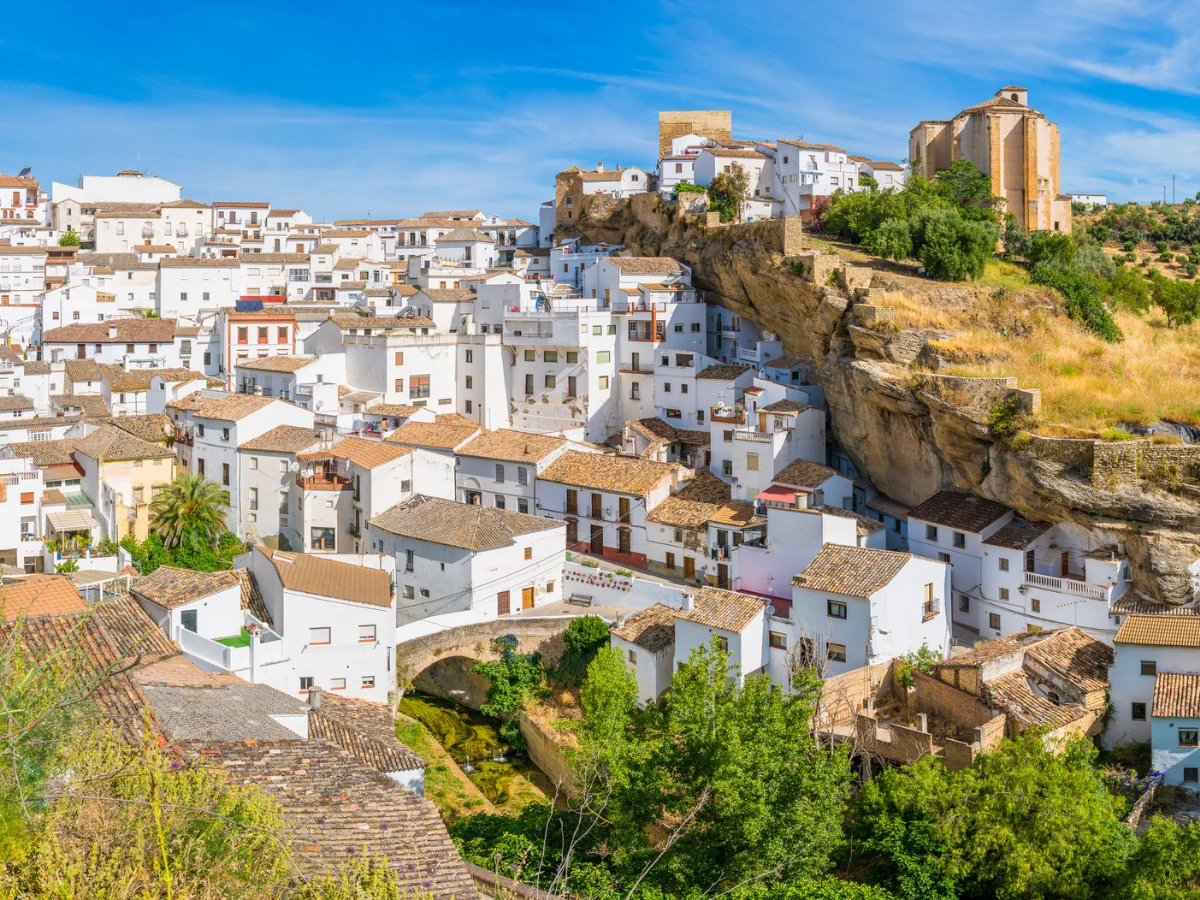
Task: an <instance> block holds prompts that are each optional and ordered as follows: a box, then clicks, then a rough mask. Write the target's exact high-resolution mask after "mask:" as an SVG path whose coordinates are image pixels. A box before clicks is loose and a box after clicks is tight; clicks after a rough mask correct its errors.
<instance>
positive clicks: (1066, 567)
mask: <svg viewBox="0 0 1200 900" xmlns="http://www.w3.org/2000/svg"><path fill="white" fill-rule="evenodd" d="M1070 574H1071V560H1070V558H1069V556H1068V554H1067V551H1066V550H1064V551H1063V552H1062V577H1063V578H1066V577H1067V576H1068V575H1070Z"/></svg>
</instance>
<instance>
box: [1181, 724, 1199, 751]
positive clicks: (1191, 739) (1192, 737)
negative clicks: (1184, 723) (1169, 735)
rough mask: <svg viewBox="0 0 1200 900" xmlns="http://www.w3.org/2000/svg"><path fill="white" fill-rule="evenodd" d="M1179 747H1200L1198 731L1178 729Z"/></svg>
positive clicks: (1194, 729)
mask: <svg viewBox="0 0 1200 900" xmlns="http://www.w3.org/2000/svg"><path fill="white" fill-rule="evenodd" d="M1179 746H1180V747H1197V746H1200V729H1196V728H1180V729H1179Z"/></svg>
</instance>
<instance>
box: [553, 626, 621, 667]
mask: <svg viewBox="0 0 1200 900" xmlns="http://www.w3.org/2000/svg"><path fill="white" fill-rule="evenodd" d="M563 643H564V644H565V645H566V650H565V651H564V653H563V657H562V660H561V661H560V662H559V664H558V668H557V670H556V672H555V674H556V675H557V676H558V677H559V678H560V679H562V680H563V681H566V682H568V683H571V684H579V683H581V682H582V681H583V676H584V674H585V673H586V672H587V668H588V666H589V665H590V664H591V662H592V660H593V659H595V658H596V652H597V651H598V650H599V649H600V648H601V647H604V646H606V645H607V644H608V623H607V622H605V621H604V620H603V619H602V618H600V617H599V616H580V617H578V618H576V619H572V620H571V624H570V625H568V626H567V630H566V631H564V632H563Z"/></svg>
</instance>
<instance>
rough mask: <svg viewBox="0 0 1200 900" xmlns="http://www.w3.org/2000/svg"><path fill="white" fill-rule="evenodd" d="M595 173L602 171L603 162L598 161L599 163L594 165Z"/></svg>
mask: <svg viewBox="0 0 1200 900" xmlns="http://www.w3.org/2000/svg"><path fill="white" fill-rule="evenodd" d="M596 171H597V172H603V171H604V160H600V162H598V163H596Z"/></svg>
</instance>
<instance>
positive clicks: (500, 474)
mask: <svg viewBox="0 0 1200 900" xmlns="http://www.w3.org/2000/svg"><path fill="white" fill-rule="evenodd" d="M496 481H498V482H500V483H501V484H503V483H504V466H503V465H501V464H500V463H496Z"/></svg>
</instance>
